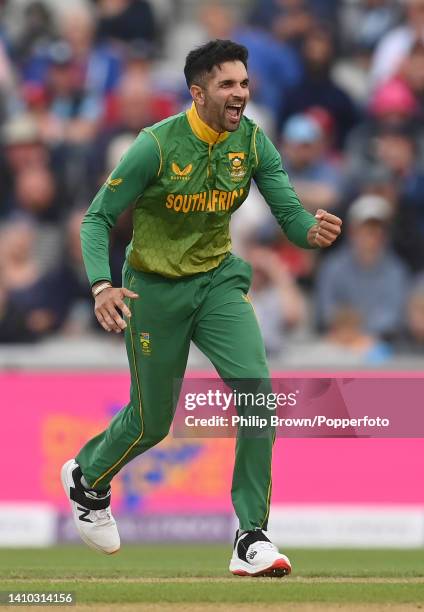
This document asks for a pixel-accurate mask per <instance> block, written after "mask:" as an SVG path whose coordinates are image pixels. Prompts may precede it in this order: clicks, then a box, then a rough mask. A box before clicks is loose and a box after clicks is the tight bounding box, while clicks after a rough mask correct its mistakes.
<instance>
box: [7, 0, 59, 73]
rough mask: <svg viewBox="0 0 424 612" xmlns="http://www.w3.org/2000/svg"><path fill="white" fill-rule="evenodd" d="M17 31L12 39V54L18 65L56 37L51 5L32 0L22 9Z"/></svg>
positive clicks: (44, 48)
mask: <svg viewBox="0 0 424 612" xmlns="http://www.w3.org/2000/svg"><path fill="white" fill-rule="evenodd" d="M19 26H20V27H19V32H18V34H17V36H16V37H15V40H14V45H13V54H14V57H15V58H16V60H17V62H18V64H19V65H20V66H22V65H24V64H25V63H26V62H27V61H28V60H29V59H30V58H31V56H33V55H37V54H40V53H42V52H44V51H46V50H47V47H48V46H49V45H50V44H51V43H52V42H53V41H54V40H55V38H56V37H57V32H56V26H55V23H54V15H53V11H52V7H51V6H49V5H48V4H46V2H43V1H40V0H33V1H31V2H28V4H27V5H26V6H25V7H24V9H23V16H22V21H21V23H20V24H19Z"/></svg>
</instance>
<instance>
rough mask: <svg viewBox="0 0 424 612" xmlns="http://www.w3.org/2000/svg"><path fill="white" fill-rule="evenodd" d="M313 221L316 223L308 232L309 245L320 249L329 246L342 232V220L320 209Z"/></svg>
mask: <svg viewBox="0 0 424 612" xmlns="http://www.w3.org/2000/svg"><path fill="white" fill-rule="evenodd" d="M315 219H316V220H317V221H318V223H317V224H316V225H313V226H312V227H311V229H310V230H309V232H308V242H309V244H310V245H311V246H312V247H321V248H326V247H329V246H331V245H332V244H333V242H334V241H335V240H336V239H337V238H338V237H339V236H340V234H341V232H342V220H341V219H339V217H336V215H332V214H331V213H329V212H327V211H326V210H322V209H321V208H320V209H319V210H317V212H316V214H315Z"/></svg>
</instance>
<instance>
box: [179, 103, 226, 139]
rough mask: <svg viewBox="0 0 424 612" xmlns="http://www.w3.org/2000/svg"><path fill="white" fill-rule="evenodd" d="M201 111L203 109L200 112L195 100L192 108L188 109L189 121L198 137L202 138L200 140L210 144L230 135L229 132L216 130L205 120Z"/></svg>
mask: <svg viewBox="0 0 424 612" xmlns="http://www.w3.org/2000/svg"><path fill="white" fill-rule="evenodd" d="M201 112H202V111H200V112H199V109H198V108H197V107H196V105H195V104H194V102H193V104H192V106H191V108H190V109H189V110H188V111H187V119H188V122H189V124H190V127H191V129H192V130H193V132H194V134H195V135H196V136H197V138H200V140H203V141H204V142H207V143H208V144H216V143H218V142H221V141H222V140H225V139H226V138H227V137H228V135H229V132H218V131H217V130H215V129H214V128H213V127H211V126H210V125H209V124H208V123H207V121H205V119H204V118H202V116H201Z"/></svg>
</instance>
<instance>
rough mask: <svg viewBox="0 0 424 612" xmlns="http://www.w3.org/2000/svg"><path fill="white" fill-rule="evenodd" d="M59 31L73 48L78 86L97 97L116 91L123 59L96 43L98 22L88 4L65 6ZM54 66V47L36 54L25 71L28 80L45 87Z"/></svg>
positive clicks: (109, 47)
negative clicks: (50, 69)
mask: <svg viewBox="0 0 424 612" xmlns="http://www.w3.org/2000/svg"><path fill="white" fill-rule="evenodd" d="M58 32H59V36H60V39H61V40H63V41H64V42H66V43H67V44H68V46H69V49H70V54H71V56H72V60H71V65H72V71H73V74H74V77H75V87H76V88H78V89H79V90H80V91H83V92H85V93H89V94H90V95H93V96H103V95H105V94H107V93H108V92H110V91H113V89H114V88H115V87H116V85H117V83H118V80H119V77H120V75H121V71H122V60H121V57H120V54H119V53H118V52H116V51H115V49H114V48H113V47H112V45H111V44H108V43H106V42H99V43H96V42H95V40H94V33H95V20H94V17H93V15H92V13H91V12H90V10H89V9H88V7H87V5H85V4H83V3H81V2H77V3H70V4H69V5H68V4H65V5H64V6H61V7H60V9H59V13H58ZM50 65H51V57H50V47H49V48H48V49H47V51H45V50H43V49H42V50H41V51H40V52H35V53H34V54H33V55H32V56H31V57H30V59H29V61H28V62H27V63H26V64H25V65H24V66H23V68H22V73H23V79H24V81H25V82H27V81H30V82H36V83H41V84H42V85H43V84H45V83H46V82H47V72H48V70H49V68H50Z"/></svg>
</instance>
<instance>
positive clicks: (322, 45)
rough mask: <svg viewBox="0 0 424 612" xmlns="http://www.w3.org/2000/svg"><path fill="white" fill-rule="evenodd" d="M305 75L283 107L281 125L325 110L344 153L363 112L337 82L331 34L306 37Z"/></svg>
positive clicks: (317, 30)
mask: <svg viewBox="0 0 424 612" xmlns="http://www.w3.org/2000/svg"><path fill="white" fill-rule="evenodd" d="M302 56H303V60H304V64H305V74H304V76H303V78H302V80H301V82H300V83H299V84H298V85H297V86H295V87H294V88H293V89H292V90H291V91H290V92H289V94H288V95H287V98H286V100H285V102H283V105H282V107H281V112H280V125H283V124H284V123H285V121H286V120H287V119H288V118H289V117H291V116H292V115H295V114H298V113H302V112H306V111H308V109H310V108H311V107H322V108H324V109H325V110H327V111H328V112H329V113H330V115H331V116H332V118H333V120H334V127H335V139H334V140H335V144H336V146H337V148H338V149H340V148H341V147H342V146H343V144H344V142H345V140H346V137H347V135H348V133H349V132H350V130H351V129H352V128H353V127H354V126H355V125H356V124H357V123H358V121H359V118H360V116H359V111H358V109H357V108H356V106H355V104H354V102H353V100H352V99H351V98H350V97H349V95H348V94H347V93H346V92H345V91H344V90H342V89H341V88H340V87H339V86H338V85H336V83H335V82H334V80H333V78H332V76H331V68H332V65H333V62H334V59H335V48H334V41H333V36H332V34H331V32H330V31H329V30H328V29H326V28H324V27H323V26H317V27H315V28H314V29H313V30H311V31H310V32H308V34H307V35H306V37H305V40H304V42H303V45H302Z"/></svg>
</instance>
